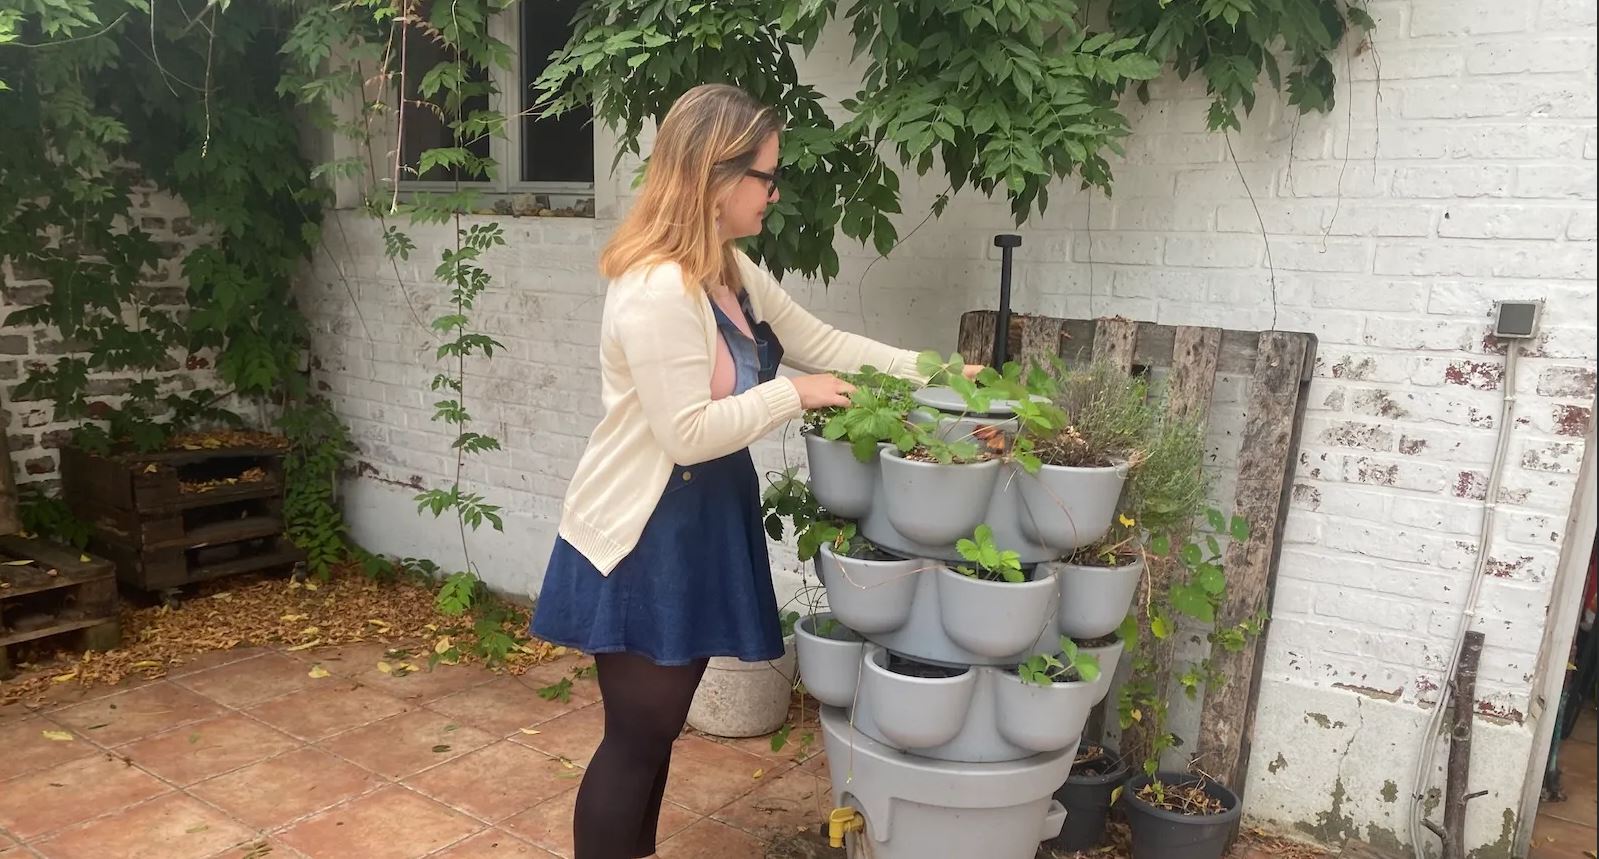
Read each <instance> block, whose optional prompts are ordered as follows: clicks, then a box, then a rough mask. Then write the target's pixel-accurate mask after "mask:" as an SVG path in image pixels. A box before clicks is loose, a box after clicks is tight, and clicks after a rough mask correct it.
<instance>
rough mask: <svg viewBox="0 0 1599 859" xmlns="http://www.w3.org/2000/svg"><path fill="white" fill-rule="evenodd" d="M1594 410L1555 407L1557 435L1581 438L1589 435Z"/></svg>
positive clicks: (1578, 407)
mask: <svg viewBox="0 0 1599 859" xmlns="http://www.w3.org/2000/svg"><path fill="white" fill-rule="evenodd" d="M1592 420H1593V409H1590V408H1588V407H1587V406H1555V435H1569V436H1577V437H1579V438H1580V437H1581V436H1584V435H1587V433H1588V423H1589V422H1590V421H1592Z"/></svg>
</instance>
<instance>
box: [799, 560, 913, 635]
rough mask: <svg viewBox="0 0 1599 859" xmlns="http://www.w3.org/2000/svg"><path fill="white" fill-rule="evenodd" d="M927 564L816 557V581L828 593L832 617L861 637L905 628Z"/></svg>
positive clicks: (910, 561)
mask: <svg viewBox="0 0 1599 859" xmlns="http://www.w3.org/2000/svg"><path fill="white" fill-rule="evenodd" d="M924 567H926V562H925V561H922V560H920V559H917V558H911V559H909V560H896V561H870V560H864V559H861V558H846V557H840V556H839V555H836V554H834V552H833V548H832V547H831V546H823V547H822V549H821V551H819V552H817V553H816V577H817V578H819V579H821V580H822V587H824V588H826V589H827V605H828V607H829V608H831V609H832V610H833V616H834V617H836V618H838V620H839V621H840V622H841V623H843V624H844V625H845V626H847V627H849V628H850V629H853V630H855V631H856V632H858V633H861V634H862V635H875V634H877V633H882V632H890V631H892V630H896V629H899V628H900V627H902V626H904V625H905V620H906V619H907V618H909V617H910V614H911V601H912V599H913V598H914V597H915V595H916V580H917V578H918V577H919V576H920V575H921V572H920V571H922V570H923V568H924Z"/></svg>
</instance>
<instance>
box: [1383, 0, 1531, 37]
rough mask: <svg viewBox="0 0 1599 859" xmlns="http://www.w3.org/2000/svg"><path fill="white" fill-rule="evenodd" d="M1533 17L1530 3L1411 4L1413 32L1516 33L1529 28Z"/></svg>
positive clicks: (1429, 1)
mask: <svg viewBox="0 0 1599 859" xmlns="http://www.w3.org/2000/svg"><path fill="white" fill-rule="evenodd" d="M1531 19H1532V8H1531V4H1524V3H1507V4H1502V3H1493V2H1483V0H1468V2H1449V1H1448V0H1444V2H1438V0H1427V2H1420V0H1418V2H1415V3H1412V4H1411V7H1410V35H1411V36H1412V37H1418V36H1481V35H1485V34H1489V33H1515V32H1520V31H1522V30H1526V29H1527V28H1528V26H1529V25H1530V24H1531V23H1532V20H1531Z"/></svg>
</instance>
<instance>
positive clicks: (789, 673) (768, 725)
mask: <svg viewBox="0 0 1599 859" xmlns="http://www.w3.org/2000/svg"><path fill="white" fill-rule="evenodd" d="M783 645H784V646H783V655H782V656H780V657H778V658H777V659H773V660H767V661H763V662H742V661H740V660H738V659H736V658H733V657H727V656H717V657H713V658H712V659H711V660H710V662H709V664H707V665H706V667H705V678H704V679H703V680H701V681H700V685H699V688H698V689H696V690H695V692H694V699H693V701H692V702H690V704H689V708H688V723H689V725H690V726H692V727H693V728H694V729H695V730H697V731H701V732H704V733H707V734H710V735H712V736H716V737H760V736H765V735H766V734H770V733H772V732H773V731H775V730H777V729H778V728H780V727H782V725H783V722H784V721H785V720H786V719H787V718H788V705H789V701H790V700H791V699H792V697H793V693H794V675H795V659H794V655H795V651H794V638H793V637H792V636H790V637H789V638H787V639H785V640H784V642H783Z"/></svg>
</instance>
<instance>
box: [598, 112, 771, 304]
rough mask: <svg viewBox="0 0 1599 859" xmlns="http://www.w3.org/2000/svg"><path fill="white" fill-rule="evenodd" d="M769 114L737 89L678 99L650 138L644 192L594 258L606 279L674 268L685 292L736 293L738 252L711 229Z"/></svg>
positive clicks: (766, 131) (766, 130)
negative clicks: (713, 288)
mask: <svg viewBox="0 0 1599 859" xmlns="http://www.w3.org/2000/svg"><path fill="white" fill-rule="evenodd" d="M781 129H782V123H781V121H780V120H779V119H778V117H777V113H776V111H773V110H772V109H771V108H769V107H766V106H763V105H762V104H761V103H760V102H757V101H756V100H755V99H754V98H752V97H751V96H750V95H749V94H748V93H746V92H744V91H743V90H741V89H739V88H737V87H733V86H727V85H726V84H705V85H702V86H697V87H695V88H693V89H691V90H689V91H688V92H686V93H684V94H683V95H682V97H680V98H679V99H678V100H677V102H676V103H674V104H673V105H672V109H671V110H669V111H667V113H666V119H664V120H662V121H661V125H660V128H659V129H658V130H657V132H656V135H655V148H654V150H653V151H652V152H651V154H650V158H649V165H648V167H647V169H646V171H645V176H644V189H643V192H642V193H641V194H640V195H639V198H638V201H637V202H636V203H634V204H633V209H632V211H630V212H628V214H627V217H626V218H624V219H623V220H622V223H621V225H620V226H619V227H617V229H616V233H615V234H614V235H612V236H611V240H610V242H608V243H607V244H606V246H605V250H604V251H602V252H601V253H600V272H601V273H602V274H604V275H605V276H606V277H608V278H615V277H619V276H621V275H622V274H623V273H625V272H626V271H628V270H629V269H631V268H633V267H634V266H637V265H641V264H651V263H663V262H669V263H676V264H677V265H678V266H679V267H681V268H682V269H683V279H684V282H685V283H686V284H688V285H689V286H691V287H693V286H699V287H701V288H709V287H710V285H711V284H712V283H714V282H716V281H717V280H721V281H722V282H724V283H726V284H727V285H728V287H730V288H732V289H738V288H739V287H740V283H739V277H738V267H737V263H736V259H737V257H736V256H735V254H736V253H737V252H736V251H735V250H734V249H733V247H732V244H731V243H730V242H726V241H723V240H722V237H721V235H720V233H719V231H718V229H717V226H716V207H717V204H718V203H719V202H720V201H721V200H722V199H723V198H724V197H726V196H727V195H728V193H729V192H731V191H732V190H733V187H734V186H735V185H737V184H738V183H739V182H740V181H742V180H743V179H744V176H745V172H744V171H746V170H748V169H750V168H751V167H753V166H754V164H755V155H756V153H757V152H758V151H759V149H760V146H761V144H762V143H763V142H764V141H765V140H766V138H767V137H769V136H771V135H773V134H776V133H777V132H778V131H780V130H781Z"/></svg>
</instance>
